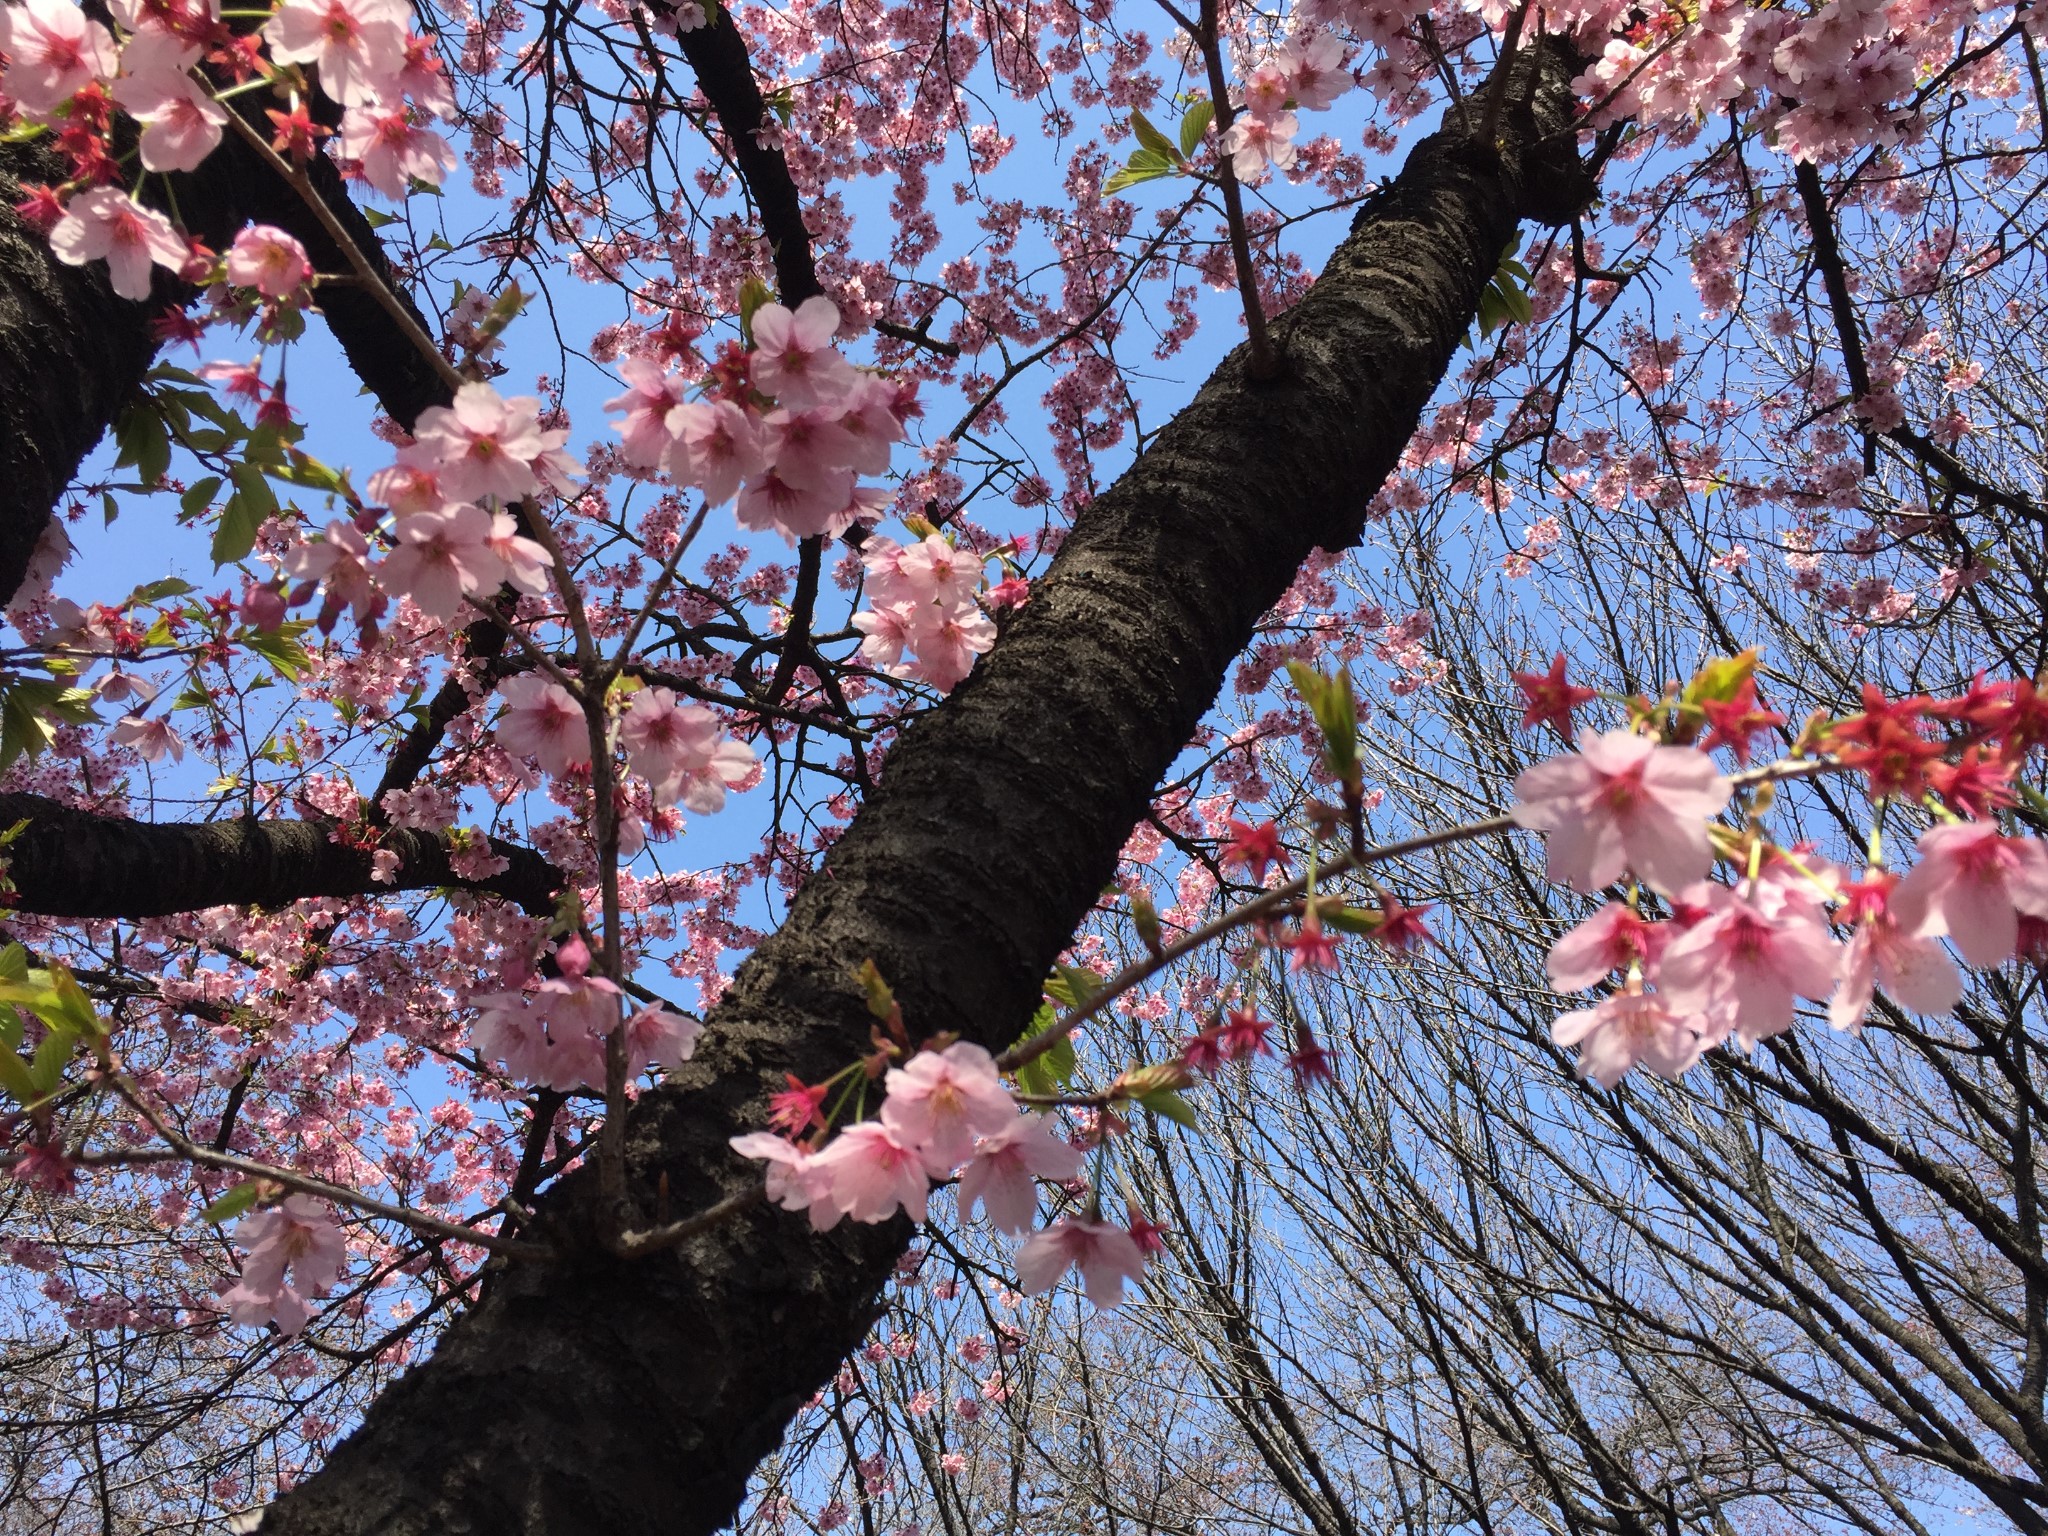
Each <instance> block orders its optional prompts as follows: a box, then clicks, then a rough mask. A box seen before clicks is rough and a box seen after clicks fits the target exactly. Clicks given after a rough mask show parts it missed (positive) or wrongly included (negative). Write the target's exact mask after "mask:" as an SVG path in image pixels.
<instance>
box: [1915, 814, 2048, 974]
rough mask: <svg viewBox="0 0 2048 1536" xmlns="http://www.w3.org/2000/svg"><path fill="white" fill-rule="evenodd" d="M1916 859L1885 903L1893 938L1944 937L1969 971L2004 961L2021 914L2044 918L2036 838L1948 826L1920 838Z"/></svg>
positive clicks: (1990, 827)
mask: <svg viewBox="0 0 2048 1536" xmlns="http://www.w3.org/2000/svg"><path fill="white" fill-rule="evenodd" d="M1919 855H1920V862H1919V863H1918V864H1915V865H1914V866H1913V868H1912V870H1911V871H1910V872H1909V873H1908V874H1907V875H1906V878H1905V879H1903V880H1901V881H1900V882H1899V888H1898V890H1897V891H1895V892H1894V893H1893V894H1892V898H1891V914H1892V917H1893V919H1894V920H1895V921H1896V922H1897V923H1898V926H1899V931H1900V932H1901V933H1904V934H1907V935H1910V936H1911V937H1913V938H1916V939H1938V938H1940V937H1941V936H1942V935H1944V934H1946V935H1947V936H1948V938H1949V939H1950V941H1951V942H1952V943H1954V945H1955V947H1956V948H1957V949H1958V950H1959V951H1961V952H1962V956H1963V958H1964V959H1965V960H1967V961H1968V962H1969V963H1970V964H1971V965H1975V966H1993V965H2002V964H2004V963H2005V961H2007V960H2009V959H2011V958H2012V955H2013V951H2014V949H2015V947H2016V946H2017V945H2018V943H2019V920H2020V917H2021V915H2022V914H2025V915H2026V916H2028V917H2048V847H2044V846H2043V844H2042V843H2041V842H2040V841H2039V840H2038V839H2036V838H2031V837H2006V836H2004V835H2002V834H2001V833H2000V832H1999V830H1998V827H1997V824H1996V823H1994V822H1989V821H1973V822H1952V823H1949V824H1947V825H1945V826H1939V827H1930V828H1929V829H1928V830H1927V831H1925V832H1923V833H1921V834H1920V846H1919Z"/></svg>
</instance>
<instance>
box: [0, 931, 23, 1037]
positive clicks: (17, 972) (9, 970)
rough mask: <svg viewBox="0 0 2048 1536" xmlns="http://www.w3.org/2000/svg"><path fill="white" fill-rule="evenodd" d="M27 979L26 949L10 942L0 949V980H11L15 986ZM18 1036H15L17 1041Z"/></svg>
mask: <svg viewBox="0 0 2048 1536" xmlns="http://www.w3.org/2000/svg"><path fill="white" fill-rule="evenodd" d="M27 980H28V951H27V950H26V949H24V948H22V947H21V945H19V944H10V945H8V946H7V947H6V948H5V949H0V981H11V982H13V983H15V984H16V985H17V986H18V985H20V984H21V983H22V982H25V981H27ZM19 1038H20V1037H19V1036H16V1039H17V1041H18V1040H19Z"/></svg>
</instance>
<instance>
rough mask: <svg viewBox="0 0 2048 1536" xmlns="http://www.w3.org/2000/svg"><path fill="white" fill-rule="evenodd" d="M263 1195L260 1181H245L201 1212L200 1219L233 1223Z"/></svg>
mask: <svg viewBox="0 0 2048 1536" xmlns="http://www.w3.org/2000/svg"><path fill="white" fill-rule="evenodd" d="M262 1193H263V1185H262V1183H261V1182H260V1181H259V1180H256V1179H248V1180H245V1181H244V1182H242V1183H240V1184H237V1185H236V1186H235V1187H234V1188H233V1189H231V1190H229V1191H228V1192H227V1193H226V1194H224V1195H222V1196H221V1197H220V1198H219V1199H218V1200H216V1201H214V1202H213V1204H211V1205H209V1206H208V1207H207V1208H206V1209H205V1210H203V1211H201V1212H200V1213H199V1219H200V1220H201V1221H211V1222H228V1221H233V1220H234V1219H235V1218H236V1217H237V1216H239V1215H241V1214H242V1213H243V1212H244V1211H246V1210H248V1209H249V1207H250V1206H252V1205H254V1204H255V1203H256V1201H257V1198H258V1197H259V1196H260V1195H262Z"/></svg>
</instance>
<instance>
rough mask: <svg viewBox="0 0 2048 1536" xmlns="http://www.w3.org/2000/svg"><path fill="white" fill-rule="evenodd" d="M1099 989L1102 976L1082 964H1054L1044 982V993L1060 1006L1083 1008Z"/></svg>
mask: <svg viewBox="0 0 2048 1536" xmlns="http://www.w3.org/2000/svg"><path fill="white" fill-rule="evenodd" d="M1101 990H1102V978H1101V977H1100V976H1099V975H1097V974H1096V973H1095V972H1094V971H1091V970H1089V969H1088V968H1087V967H1086V966H1084V965H1056V966H1054V967H1053V968H1052V975H1051V976H1050V977H1048V978H1047V979H1046V983H1045V995H1046V996H1047V997H1049V998H1051V999H1052V1000H1053V1001H1054V1002H1056V1003H1058V1004H1059V1005H1060V1006H1061V1007H1062V1008H1085V1007H1087V1006H1088V1003H1089V1000H1090V999H1091V998H1093V997H1094V996H1095V994H1096V993H1098V992H1100V991H1101Z"/></svg>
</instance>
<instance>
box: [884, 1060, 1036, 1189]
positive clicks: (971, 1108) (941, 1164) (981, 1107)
mask: <svg viewBox="0 0 2048 1536" xmlns="http://www.w3.org/2000/svg"><path fill="white" fill-rule="evenodd" d="M883 1088H884V1090H885V1091H886V1092H887V1094H888V1097H887V1098H886V1099H884V1100H883V1102H882V1124H884V1125H886V1126H888V1127H889V1129H890V1130H891V1131H892V1132H894V1133H895V1136H896V1139H897V1140H898V1141H900V1142H902V1143H904V1144H905V1145H906V1146H912V1147H915V1148H916V1149H917V1150H918V1153H919V1155H920V1156H922V1157H923V1158H924V1160H925V1169H926V1171H927V1172H928V1173H930V1174H931V1175H932V1177H934V1178H944V1177H945V1176H946V1175H947V1174H949V1173H951V1172H952V1171H953V1170H954V1169H955V1168H957V1167H958V1166H959V1165H960V1164H962V1163H964V1162H966V1161H967V1159H968V1157H969V1156H970V1155H971V1154H972V1153H973V1151H974V1138H975V1137H976V1136H977V1135H980V1136H994V1135H996V1134H997V1133H998V1132H1000V1131H1002V1130H1004V1129H1006V1128H1007V1127H1009V1126H1010V1125H1011V1124H1012V1123H1013V1122H1015V1121H1016V1119H1017V1104H1016V1101H1015V1100H1013V1099H1012V1098H1011V1097H1010V1095H1009V1091H1008V1090H1007V1089H1005V1088H1004V1087H1003V1080H1002V1078H1001V1077H999V1076H998V1075H997V1073H996V1063H995V1058H994V1057H993V1056H991V1055H989V1053H988V1052H987V1051H985V1050H983V1049H982V1048H981V1047H980V1046H978V1045H974V1044H971V1043H969V1042H968V1041H965V1040H961V1041H958V1042H956V1043H955V1044H952V1045H949V1046H947V1047H946V1048H945V1049H944V1050H943V1051H920V1052H919V1053H918V1054H917V1055H915V1056H913V1057H911V1058H910V1060H909V1061H908V1062H906V1063H905V1064H904V1065H902V1066H900V1067H891V1068H890V1069H889V1075H888V1076H887V1077H886V1078H885V1079H884V1080H883Z"/></svg>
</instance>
